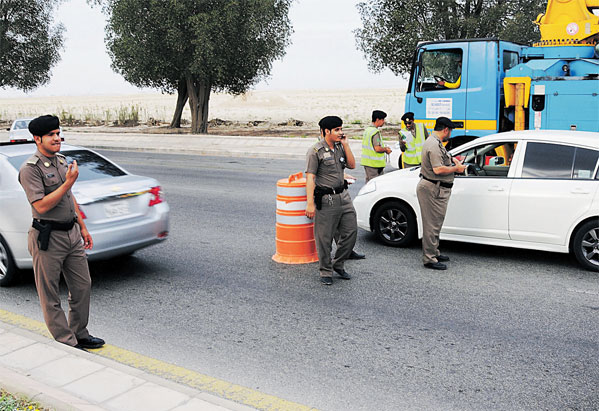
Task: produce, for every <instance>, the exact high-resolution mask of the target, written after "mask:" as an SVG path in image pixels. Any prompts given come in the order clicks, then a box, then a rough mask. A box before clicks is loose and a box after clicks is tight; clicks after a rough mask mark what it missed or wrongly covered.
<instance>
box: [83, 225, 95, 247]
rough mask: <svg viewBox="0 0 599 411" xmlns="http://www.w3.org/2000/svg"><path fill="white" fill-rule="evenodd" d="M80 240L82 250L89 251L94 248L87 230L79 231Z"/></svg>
mask: <svg viewBox="0 0 599 411" xmlns="http://www.w3.org/2000/svg"><path fill="white" fill-rule="evenodd" d="M81 238H83V248H85V249H86V250H91V249H92V247H93V246H94V240H92V236H91V235H90V233H89V231H87V228H82V229H81Z"/></svg>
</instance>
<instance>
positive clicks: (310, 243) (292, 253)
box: [272, 173, 318, 264]
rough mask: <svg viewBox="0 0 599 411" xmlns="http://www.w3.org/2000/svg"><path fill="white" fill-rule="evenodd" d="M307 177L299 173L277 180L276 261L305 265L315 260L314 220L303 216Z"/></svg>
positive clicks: (316, 256) (306, 201)
mask: <svg viewBox="0 0 599 411" xmlns="http://www.w3.org/2000/svg"><path fill="white" fill-rule="evenodd" d="M307 204H308V199H307V197H306V179H305V178H304V175H303V174H302V173H297V174H292V175H290V176H289V178H283V179H281V180H279V181H277V223H276V228H277V238H276V242H277V252H276V254H275V255H273V256H272V259H273V260H275V261H276V262H277V263H285V264H305V263H313V262H315V261H318V253H317V252H316V243H315V242H314V222H313V221H312V220H311V219H309V218H308V217H306V206H307Z"/></svg>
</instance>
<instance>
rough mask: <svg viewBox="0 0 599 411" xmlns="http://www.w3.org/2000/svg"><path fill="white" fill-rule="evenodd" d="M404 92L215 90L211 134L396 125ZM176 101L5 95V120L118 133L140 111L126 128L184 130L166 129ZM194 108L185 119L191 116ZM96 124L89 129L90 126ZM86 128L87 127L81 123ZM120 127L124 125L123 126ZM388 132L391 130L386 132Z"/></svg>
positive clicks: (1, 117)
mask: <svg viewBox="0 0 599 411" xmlns="http://www.w3.org/2000/svg"><path fill="white" fill-rule="evenodd" d="M404 98H405V91H404V90H394V89H353V90H288V91H283V90H277V91H250V92H248V93H247V94H245V95H242V96H230V95H226V94H220V93H213V94H212V96H211V99H210V112H209V118H210V119H211V120H212V123H211V125H210V126H209V130H208V132H209V133H211V134H229V135H277V136H313V134H314V133H315V132H317V125H316V124H317V122H318V120H319V119H320V118H322V117H323V116H325V115H338V116H340V117H341V118H343V120H344V127H345V128H346V129H351V130H352V131H354V132H355V133H358V132H359V130H360V129H363V127H364V126H366V125H368V124H369V123H370V114H371V112H372V110H375V109H378V110H383V111H385V112H387V114H388V118H387V120H388V123H389V124H390V125H389V127H390V128H391V129H395V128H396V127H394V125H395V126H396V125H398V124H399V122H400V117H401V115H402V114H403V106H404ZM175 103H176V96H175V95H164V94H160V93H144V94H136V95H121V96H109V95H98V96H67V97H65V96H55V97H35V98H29V97H25V98H12V99H2V98H0V121H1V122H2V123H4V124H7V123H10V122H12V121H13V120H14V119H15V118H29V117H35V116H37V115H41V114H46V113H52V114H56V115H58V116H59V117H61V118H69V117H70V118H72V119H75V120H77V121H76V122H77V123H79V122H81V123H83V124H85V125H86V126H88V127H85V128H86V129H90V131H94V132H102V131H106V132H110V131H117V130H116V129H117V128H115V127H114V126H112V125H113V123H114V122H115V121H117V120H118V119H119V117H127V116H131V114H132V113H133V112H136V113H137V115H138V117H139V122H140V126H139V127H132V128H127V129H125V130H123V131H125V132H126V131H132V132H133V131H135V132H149V133H153V132H176V133H177V132H180V133H186V132H188V129H186V127H183V128H182V129H181V130H170V129H166V125H167V124H168V123H169V122H170V120H171V118H172V115H173V111H174V107H175ZM189 118H190V114H189V108H188V107H186V108H185V111H184V113H183V120H184V121H185V120H189ZM90 125H91V126H93V127H89V126H90ZM77 128H78V131H83V130H82V127H77ZM118 129H119V130H120V129H121V127H118ZM385 134H387V132H386V133H385Z"/></svg>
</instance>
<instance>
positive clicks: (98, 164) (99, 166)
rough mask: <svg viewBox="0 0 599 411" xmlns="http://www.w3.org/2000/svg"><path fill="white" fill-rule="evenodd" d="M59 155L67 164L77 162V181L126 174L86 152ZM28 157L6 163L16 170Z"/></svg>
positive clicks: (9, 159)
mask: <svg viewBox="0 0 599 411" xmlns="http://www.w3.org/2000/svg"><path fill="white" fill-rule="evenodd" d="M61 154H63V155H64V156H65V157H66V158H67V161H68V162H69V163H72V162H73V160H77V165H78V166H79V177H78V178H77V181H89V180H98V179H101V178H106V177H118V176H124V175H125V174H126V173H125V172H124V171H122V170H121V169H120V168H118V167H117V166H115V165H114V164H112V163H111V162H109V161H107V160H105V159H104V158H102V157H100V156H98V155H97V154H95V153H92V152H91V151H88V150H72V151H62V152H61ZM30 156H31V155H30V154H26V155H23V156H15V157H9V158H8V161H9V162H10V163H11V164H12V165H13V167H14V168H16V169H17V170H18V169H19V168H21V165H22V164H23V163H24V162H25V161H26V160H27V159H28V158H29V157H30Z"/></svg>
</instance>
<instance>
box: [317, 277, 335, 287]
mask: <svg viewBox="0 0 599 411" xmlns="http://www.w3.org/2000/svg"><path fill="white" fill-rule="evenodd" d="M320 282H321V283H323V284H324V285H332V284H333V277H320Z"/></svg>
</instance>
